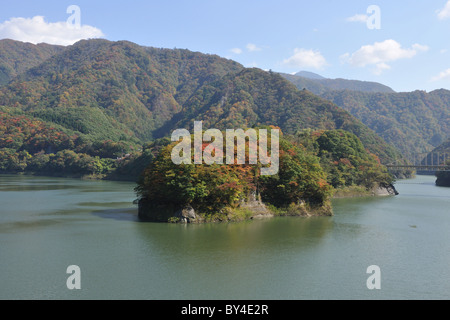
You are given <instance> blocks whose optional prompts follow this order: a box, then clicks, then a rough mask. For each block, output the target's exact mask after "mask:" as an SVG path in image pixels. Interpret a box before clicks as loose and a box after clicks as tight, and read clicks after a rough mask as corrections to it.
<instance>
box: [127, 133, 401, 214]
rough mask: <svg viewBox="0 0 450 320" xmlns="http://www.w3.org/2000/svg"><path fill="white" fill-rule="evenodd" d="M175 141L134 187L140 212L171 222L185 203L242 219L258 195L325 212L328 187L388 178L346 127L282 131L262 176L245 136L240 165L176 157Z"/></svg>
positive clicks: (276, 203)
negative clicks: (274, 164) (271, 171)
mask: <svg viewBox="0 0 450 320" xmlns="http://www.w3.org/2000/svg"><path fill="white" fill-rule="evenodd" d="M268 144H269V145H270V143H268ZM175 145H176V143H171V144H168V145H166V146H165V147H163V148H162V149H160V152H159V154H158V155H157V156H156V157H155V159H154V161H152V162H150V165H149V166H148V167H147V168H146V169H145V170H144V173H143V175H142V176H141V178H140V180H139V183H138V187H137V188H136V191H137V194H138V196H139V204H140V217H141V219H143V220H151V221H166V222H167V221H172V222H177V221H179V219H180V217H179V216H177V215H176V212H177V211H179V210H181V209H182V208H186V207H189V208H191V210H192V209H193V210H195V212H197V215H196V221H197V222H198V221H234V220H241V219H247V218H249V217H251V216H252V214H254V213H255V212H254V210H253V211H251V210H248V207H247V206H246V204H247V203H248V202H249V201H250V200H249V199H254V200H255V199H260V200H262V202H263V203H264V204H265V205H268V207H269V208H270V212H271V213H272V214H277V215H311V214H313V215H331V214H332V209H331V205H330V198H331V196H332V195H333V192H334V190H337V189H340V188H346V187H363V188H365V190H367V191H370V190H373V188H376V187H380V186H382V187H386V186H388V185H391V184H392V182H393V180H392V177H391V175H390V174H389V173H388V172H387V171H386V168H385V167H384V166H382V165H381V164H380V162H379V159H378V158H377V157H376V156H375V155H373V154H371V153H369V152H368V151H367V150H366V149H365V148H364V147H363V144H362V143H361V141H360V140H359V139H358V138H357V137H356V136H355V135H354V134H352V133H349V132H347V131H344V130H319V131H313V130H305V131H304V132H302V133H300V134H297V135H286V136H282V137H281V140H280V144H279V171H278V173H277V174H275V175H266V176H264V175H261V174H260V168H261V166H262V165H261V163H260V162H258V164H254V165H250V164H248V163H249V161H248V159H249V150H248V147H249V144H248V143H247V150H246V151H247V153H246V160H247V161H246V164H243V165H238V164H234V165H226V164H211V165H207V164H205V163H203V164H194V162H193V161H192V163H189V164H181V165H176V164H174V163H173V162H172V161H171V154H172V150H173V148H174V146H175ZM208 145H209V144H208V143H204V144H203V149H205V148H207V147H208ZM191 147H192V152H191V157H192V159H193V158H194V156H193V154H194V152H193V149H194V146H193V145H192V146H191ZM223 162H224V163H225V161H223ZM191 222H192V221H191Z"/></svg>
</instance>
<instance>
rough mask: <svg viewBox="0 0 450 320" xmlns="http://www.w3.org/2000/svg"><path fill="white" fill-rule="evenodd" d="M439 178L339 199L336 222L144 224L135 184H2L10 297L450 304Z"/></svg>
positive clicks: (449, 251) (24, 179) (0, 280)
mask: <svg viewBox="0 0 450 320" xmlns="http://www.w3.org/2000/svg"><path fill="white" fill-rule="evenodd" d="M434 181H435V178H434V177H432V176H418V177H417V178H415V179H412V180H400V181H398V182H397V184H396V188H397V190H398V191H399V192H400V195H398V196H395V197H379V198H354V199H336V200H333V206H334V213H335V215H334V216H333V217H313V218H297V217H280V218H273V219H265V220H255V221H248V222H239V223H220V224H214V223H211V224H203V225H179V224H165V223H143V222H139V221H138V220H137V206H136V205H134V204H133V203H132V201H133V200H134V199H135V194H134V192H133V188H134V184H133V183H128V182H113V181H89V180H77V179H64V178H47V177H32V176H15V175H2V176H0V284H1V285H0V299H183V300H184V299H189V300H196V299H214V300H215V299H220V300H230V299H233V300H240V299H251V300H255V299H258V300H259V299H275V300H278V299H281V300H291V299H296V300H297V299H450V209H449V208H450V188H440V187H436V186H435V185H434ZM70 265H77V266H79V268H80V272H81V273H80V279H81V289H80V290H69V289H68V288H67V286H66V281H67V279H68V277H69V276H70V274H68V273H66V270H67V267H68V266H70ZM372 265H376V266H378V267H379V270H380V277H379V280H380V284H381V289H374V290H369V289H368V287H367V285H366V282H367V279H368V278H369V277H370V276H371V274H369V273H367V268H368V267H369V266H372Z"/></svg>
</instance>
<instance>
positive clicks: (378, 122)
mask: <svg viewBox="0 0 450 320" xmlns="http://www.w3.org/2000/svg"><path fill="white" fill-rule="evenodd" d="M322 96H323V97H324V98H326V99H328V100H330V101H332V102H333V103H335V104H337V105H338V106H340V107H342V108H343V109H345V110H347V111H349V112H350V113H351V114H352V115H354V116H355V117H357V118H358V119H360V120H361V121H362V122H363V123H364V124H366V125H367V126H368V127H370V128H371V129H373V130H374V131H375V132H376V133H377V134H378V135H379V136H381V137H382V138H383V139H384V140H385V141H386V142H388V143H390V144H392V145H394V146H395V147H396V148H397V149H398V150H400V151H401V152H402V154H403V155H405V156H406V157H407V158H408V159H409V160H413V159H414V158H417V157H418V156H422V157H425V156H426V154H427V153H428V152H430V151H431V150H433V149H434V148H435V147H437V146H439V145H440V144H441V143H443V142H444V141H445V140H446V139H447V138H448V137H450V91H448V90H444V89H441V90H435V91H432V92H429V93H427V92H424V91H414V92H401V93H367V92H356V91H334V92H327V93H325V94H323V95H322Z"/></svg>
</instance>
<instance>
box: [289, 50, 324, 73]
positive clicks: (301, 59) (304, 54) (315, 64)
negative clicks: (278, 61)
mask: <svg viewBox="0 0 450 320" xmlns="http://www.w3.org/2000/svg"><path fill="white" fill-rule="evenodd" d="M283 64H285V65H287V66H290V67H295V68H315V69H321V68H323V67H324V66H326V65H327V61H326V60H325V58H324V57H323V56H322V54H321V53H320V52H319V51H315V50H307V49H301V48H296V49H295V50H294V55H293V56H291V57H290V58H288V59H285V60H284V61H283Z"/></svg>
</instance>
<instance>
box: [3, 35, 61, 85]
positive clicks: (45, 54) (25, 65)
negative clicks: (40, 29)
mask: <svg viewBox="0 0 450 320" xmlns="http://www.w3.org/2000/svg"><path fill="white" fill-rule="evenodd" d="M64 49H65V48H64V47H62V46H55V45H49V44H45V43H41V44H38V45H34V44H31V43H24V42H20V41H14V40H10V39H3V40H0V86H1V85H5V84H7V83H8V82H9V81H11V80H12V79H13V78H14V77H15V76H17V75H19V74H22V73H23V72H25V71H26V70H28V69H30V68H32V67H35V66H37V65H39V64H41V63H42V62H44V61H45V60H47V59H48V58H50V57H51V56H53V55H55V54H57V53H59V52H62V51H63V50H64Z"/></svg>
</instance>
